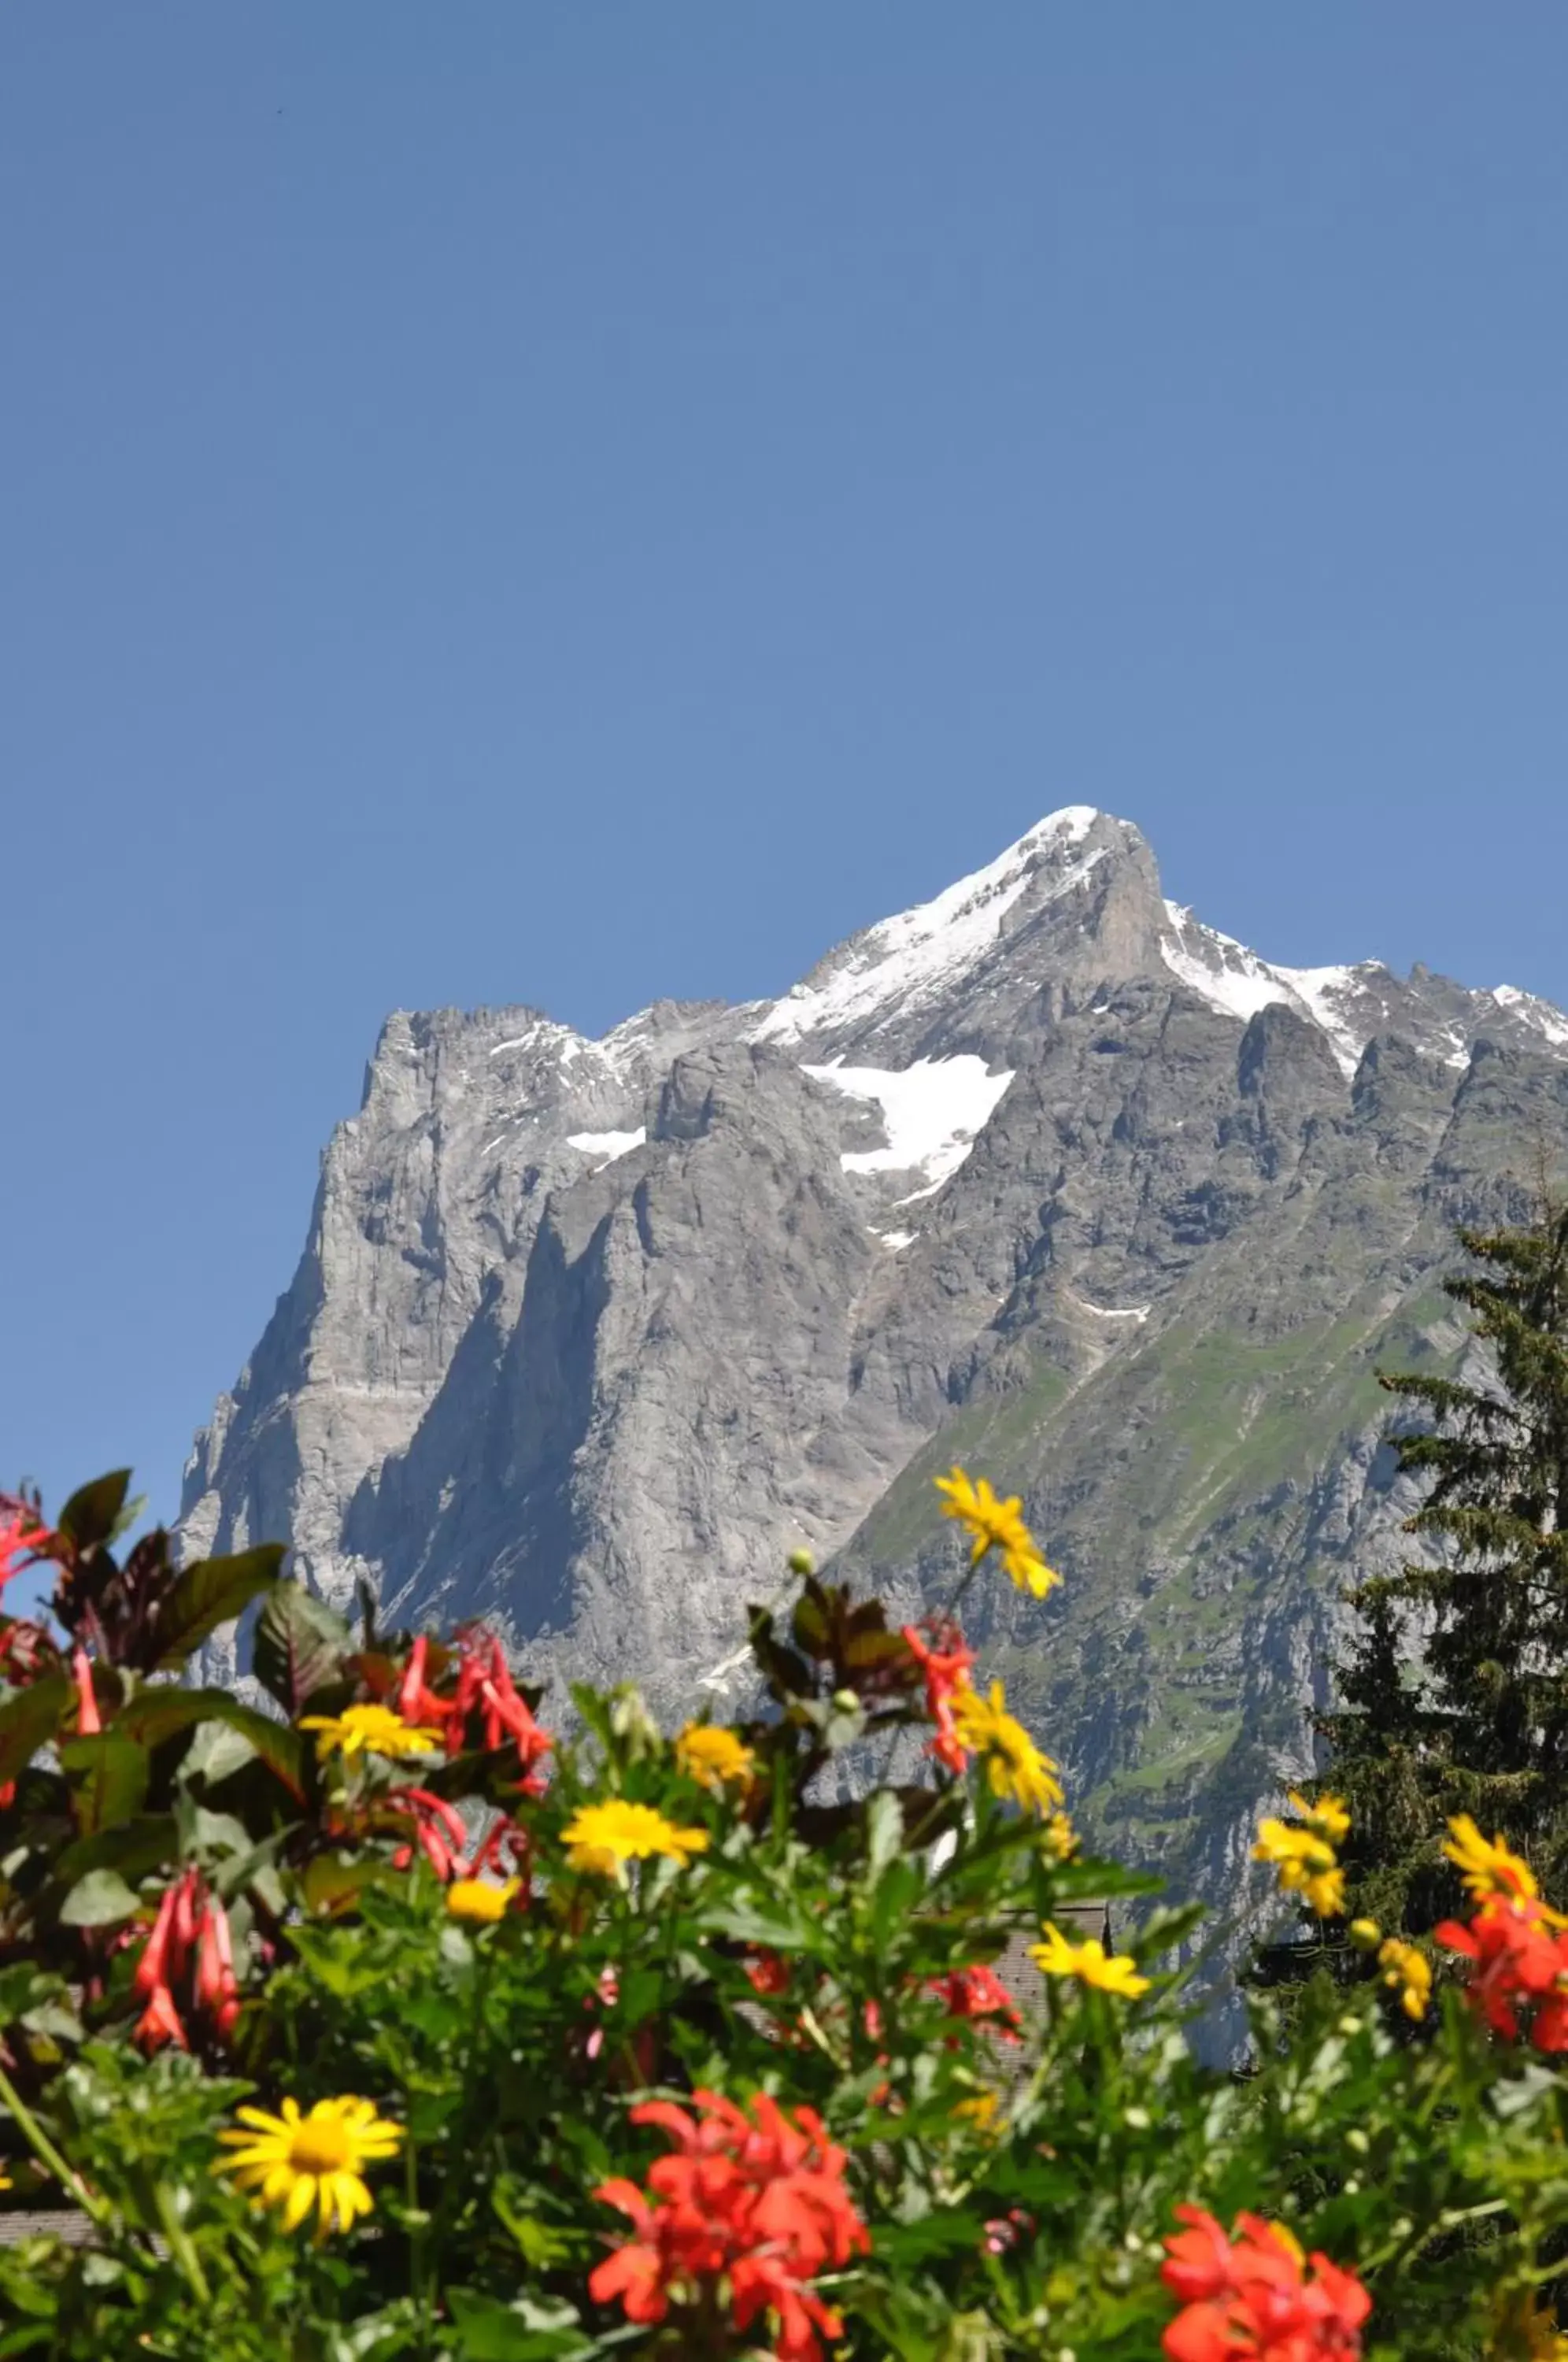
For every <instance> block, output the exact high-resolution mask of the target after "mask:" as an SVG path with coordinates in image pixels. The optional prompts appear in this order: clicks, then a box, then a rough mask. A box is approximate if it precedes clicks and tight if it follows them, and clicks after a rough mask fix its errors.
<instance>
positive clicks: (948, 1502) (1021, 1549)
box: [934, 1467, 1062, 1599]
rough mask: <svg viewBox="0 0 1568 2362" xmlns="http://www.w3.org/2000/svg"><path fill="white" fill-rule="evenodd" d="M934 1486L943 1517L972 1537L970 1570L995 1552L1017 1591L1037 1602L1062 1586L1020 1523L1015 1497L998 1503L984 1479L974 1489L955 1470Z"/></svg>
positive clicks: (1019, 1502) (1059, 1578)
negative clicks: (954, 1520) (1057, 1585)
mask: <svg viewBox="0 0 1568 2362" xmlns="http://www.w3.org/2000/svg"><path fill="white" fill-rule="evenodd" d="M934 1482H935V1485H936V1489H937V1491H938V1492H939V1493H941V1494H944V1496H945V1498H944V1501H943V1504H942V1514H943V1516H944V1518H956V1519H957V1520H958V1523H959V1524H960V1525H961V1526H966V1527H967V1528H968V1529H969V1531H970V1533H971V1534H972V1535H973V1536H974V1543H973V1547H972V1548H971V1550H970V1552H969V1563H970V1565H971V1566H978V1564H979V1562H980V1561H981V1560H982V1559H983V1558H984V1557H985V1555H986V1552H987V1551H989V1550H994V1551H996V1552H997V1553H998V1555H999V1558H1000V1560H1001V1562H1002V1564H1003V1566H1004V1567H1005V1568H1006V1569H1007V1572H1008V1573H1009V1574H1010V1576H1011V1577H1012V1580H1013V1582H1014V1583H1015V1584H1017V1585H1018V1587H1019V1589H1020V1591H1032V1593H1033V1595H1034V1596H1035V1598H1036V1599H1043V1598H1044V1596H1045V1594H1046V1593H1047V1592H1048V1591H1049V1590H1050V1589H1051V1588H1052V1587H1053V1585H1054V1584H1058V1583H1060V1582H1061V1580H1062V1578H1061V1576H1060V1575H1059V1574H1058V1573H1056V1571H1055V1567H1049V1566H1047V1565H1046V1563H1045V1562H1044V1560H1043V1558H1042V1557H1041V1555H1040V1551H1039V1549H1038V1547H1037V1546H1036V1543H1035V1540H1034V1537H1033V1535H1032V1533H1031V1532H1030V1530H1029V1528H1028V1527H1027V1526H1026V1525H1025V1524H1024V1522H1023V1515H1022V1511H1023V1504H1022V1502H1021V1500H1020V1499H1019V1497H1018V1496H1017V1495H1016V1494H1014V1496H1013V1497H1012V1499H1011V1500H1010V1501H999V1500H998V1498H997V1496H996V1495H995V1494H994V1493H993V1492H992V1490H991V1488H990V1486H989V1485H988V1483H987V1482H986V1479H985V1478H984V1477H983V1476H982V1477H981V1478H980V1481H979V1483H978V1484H975V1483H974V1482H972V1481H971V1479H970V1478H969V1477H968V1476H967V1475H966V1474H965V1473H964V1471H963V1469H962V1468H957V1467H955V1469H954V1470H953V1472H952V1473H951V1475H948V1476H938V1477H936V1478H935V1479H934Z"/></svg>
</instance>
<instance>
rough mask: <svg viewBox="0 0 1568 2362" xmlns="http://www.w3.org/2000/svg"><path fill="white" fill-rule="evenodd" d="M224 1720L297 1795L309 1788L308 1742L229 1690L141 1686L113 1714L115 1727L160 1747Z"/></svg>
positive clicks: (301, 1794) (129, 1735) (293, 1793)
mask: <svg viewBox="0 0 1568 2362" xmlns="http://www.w3.org/2000/svg"><path fill="white" fill-rule="evenodd" d="M204 1722H221V1723H224V1724H225V1725H226V1727H228V1728H229V1729H230V1730H237V1731H238V1732H239V1734H240V1736H241V1737H242V1738H245V1739H247V1740H248V1742H249V1744H250V1745H251V1746H252V1747H253V1748H254V1749H255V1750H256V1752H257V1754H258V1755H259V1757H260V1758H261V1760H262V1762H263V1763H265V1765H266V1766H267V1769H268V1770H269V1771H271V1772H272V1773H274V1774H275V1775H276V1777H277V1778H278V1779H280V1780H281V1781H282V1783H283V1785H284V1787H285V1788H287V1789H288V1790H289V1792H290V1794H292V1795H293V1796H295V1797H302V1796H303V1795H304V1789H305V1760H306V1749H305V1742H304V1739H303V1738H301V1737H300V1734H299V1732H298V1731H297V1730H291V1729H290V1728H289V1727H288V1725H287V1724H286V1723H282V1722H274V1721H273V1720H272V1717H271V1715H266V1714H259V1713H258V1712H257V1710H256V1708H255V1707H254V1706H252V1705H241V1704H240V1702H239V1700H238V1699H237V1698H236V1697H230V1695H229V1694H228V1692H227V1691H226V1690H187V1689H173V1688H170V1689H162V1688H153V1689H146V1690H141V1691H139V1692H138V1694H137V1695H136V1696H135V1697H134V1698H133V1699H132V1700H131V1702H130V1704H129V1705H127V1706H124V1707H122V1708H121V1710H120V1711H119V1713H118V1714H116V1716H115V1728H116V1730H117V1731H120V1732H123V1733H124V1734H125V1735H126V1736H127V1738H139V1739H140V1740H141V1741H142V1742H143V1744H144V1745H145V1746H148V1747H157V1746H159V1745H160V1744H161V1742H162V1741H163V1740H164V1739H166V1738H173V1737H174V1735H175V1733H176V1732H177V1731H181V1730H185V1729H188V1728H189V1727H191V1726H192V1725H193V1724H195V1723H204Z"/></svg>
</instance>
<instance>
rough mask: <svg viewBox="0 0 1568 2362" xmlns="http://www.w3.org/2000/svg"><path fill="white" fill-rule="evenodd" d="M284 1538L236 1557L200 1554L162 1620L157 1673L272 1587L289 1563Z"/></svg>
mask: <svg viewBox="0 0 1568 2362" xmlns="http://www.w3.org/2000/svg"><path fill="white" fill-rule="evenodd" d="M283 1555H284V1553H283V1547H282V1543H281V1542H263V1543H261V1544H260V1545H259V1548H257V1549H256V1550H248V1551H240V1552H239V1553H238V1555H237V1556H236V1557H234V1558H204V1559H198V1560H197V1561H196V1562H195V1564H194V1565H193V1566H187V1567H185V1568H183V1569H182V1571H181V1574H180V1577H179V1580H178V1582H177V1583H176V1584H175V1585H174V1589H173V1592H172V1593H171V1596H170V1598H169V1601H168V1604H167V1606H165V1608H164V1610H163V1613H162V1615H161V1616H160V1618H159V1624H158V1647H159V1658H158V1663H157V1665H156V1666H155V1667H154V1669H153V1670H154V1671H155V1672H165V1671H167V1670H168V1668H169V1667H170V1666H171V1665H179V1664H182V1663H183V1662H184V1661H185V1659H186V1658H187V1657H188V1656H189V1655H190V1653H191V1651H192V1650H193V1649H195V1648H198V1647H199V1646H200V1645H201V1643H202V1641H204V1639H206V1638H207V1636H208V1634H209V1633H211V1632H215V1631H216V1630H217V1628H218V1626H219V1625H220V1624H229V1623H232V1622H233V1620H234V1618H235V1617H237V1616H238V1615H239V1614H240V1613H241V1612H242V1611H243V1610H244V1609H245V1608H247V1607H248V1606H249V1605H250V1602H251V1601H252V1600H253V1599H254V1598H255V1597H256V1596H257V1595H258V1593H259V1592H263V1591H267V1590H270V1589H271V1585H272V1584H274V1583H275V1582H276V1581H277V1579H278V1569H279V1568H280V1567H281V1566H282V1562H283Z"/></svg>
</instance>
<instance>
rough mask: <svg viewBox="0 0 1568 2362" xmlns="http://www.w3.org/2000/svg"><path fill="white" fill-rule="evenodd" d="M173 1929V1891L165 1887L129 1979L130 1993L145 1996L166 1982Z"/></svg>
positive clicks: (169, 1887) (170, 1887)
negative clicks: (155, 1915) (156, 1912)
mask: <svg viewBox="0 0 1568 2362" xmlns="http://www.w3.org/2000/svg"><path fill="white" fill-rule="evenodd" d="M173 1928H174V1889H173V1887H172V1886H166V1887H165V1888H164V1890H163V1893H162V1897H161V1899H160V1903H159V1905H158V1916H157V1917H156V1918H155V1919H154V1921H153V1923H152V1933H151V1935H150V1936H149V1937H148V1939H147V1943H146V1946H145V1948H144V1949H143V1951H142V1956H141V1958H140V1959H139V1960H138V1962H137V1964H136V1973H135V1975H134V1976H133V1977H132V1978H131V1991H132V1992H134V1993H140V1994H142V1995H143V1996H144V1997H145V1996H146V1995H147V1994H149V1993H153V1992H157V1990H158V1988H159V1986H160V1984H162V1983H163V1982H164V1981H165V1980H166V1975H167V1963H168V1958H169V1941H170V1937H171V1935H172V1933H173Z"/></svg>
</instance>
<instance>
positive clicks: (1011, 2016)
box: [932, 1961, 1019, 2042]
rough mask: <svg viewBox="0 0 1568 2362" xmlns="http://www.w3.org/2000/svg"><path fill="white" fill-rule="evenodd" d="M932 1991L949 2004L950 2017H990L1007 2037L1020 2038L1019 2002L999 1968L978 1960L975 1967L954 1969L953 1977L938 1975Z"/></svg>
mask: <svg viewBox="0 0 1568 2362" xmlns="http://www.w3.org/2000/svg"><path fill="white" fill-rule="evenodd" d="M932 1991H933V1992H935V1993H938V1994H940V1995H941V1997H942V1999H943V2000H944V2002H945V2003H946V2004H947V2014H948V2016H949V2017H977V2018H991V2019H994V2020H995V2021H996V2026H997V2031H998V2033H999V2034H1000V2035H1001V2036H1002V2037H1003V2038H1004V2040H1006V2041H1008V2042H1016V2041H1017V2040H1018V2025H1019V2016H1018V2003H1016V2002H1015V2001H1014V1999H1013V1997H1012V1995H1011V1994H1010V1992H1009V1991H1008V1989H1007V1987H1006V1985H1004V1984H1003V1982H1002V1981H1001V1979H1000V1977H999V1976H998V1974H997V1972H996V1970H994V1969H988V1968H987V1967H986V1966H985V1965H984V1964H983V1962H980V1961H976V1962H975V1964H974V1966H973V1967H972V1968H967V1969H955V1970H953V1973H952V1974H951V1976H945V1977H937V1978H936V1979H934V1980H933V1985H932Z"/></svg>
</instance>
